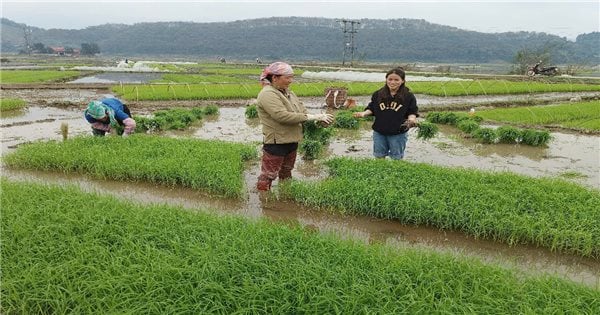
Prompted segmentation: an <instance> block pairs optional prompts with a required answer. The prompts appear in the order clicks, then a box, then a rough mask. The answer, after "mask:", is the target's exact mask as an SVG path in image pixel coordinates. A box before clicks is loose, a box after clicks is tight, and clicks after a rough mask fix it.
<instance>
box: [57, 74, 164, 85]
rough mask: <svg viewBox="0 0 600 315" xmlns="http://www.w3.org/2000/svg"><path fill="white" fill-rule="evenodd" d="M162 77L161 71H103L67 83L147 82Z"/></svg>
mask: <svg viewBox="0 0 600 315" xmlns="http://www.w3.org/2000/svg"><path fill="white" fill-rule="evenodd" d="M161 77H162V74H161V73H137V72H103V73H98V74H95V75H92V76H88V77H83V78H79V79H77V80H73V81H70V82H67V83H73V84H78V83H147V82H150V81H152V80H158V79H160V78H161Z"/></svg>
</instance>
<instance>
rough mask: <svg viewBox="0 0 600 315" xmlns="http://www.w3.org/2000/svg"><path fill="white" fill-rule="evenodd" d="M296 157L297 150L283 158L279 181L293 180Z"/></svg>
mask: <svg viewBox="0 0 600 315" xmlns="http://www.w3.org/2000/svg"><path fill="white" fill-rule="evenodd" d="M296 155H297V154H296V150H294V151H293V152H290V153H288V155H286V156H284V157H283V163H282V164H281V169H280V170H279V180H285V179H290V178H292V170H293V169H294V164H295V163H296Z"/></svg>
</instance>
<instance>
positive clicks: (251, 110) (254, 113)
mask: <svg viewBox="0 0 600 315" xmlns="http://www.w3.org/2000/svg"><path fill="white" fill-rule="evenodd" d="M245 115H246V118H249V119H253V118H257V117H258V110H257V109H256V104H251V105H249V106H247V107H246V111H245Z"/></svg>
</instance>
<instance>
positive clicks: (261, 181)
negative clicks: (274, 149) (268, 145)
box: [256, 150, 284, 191]
mask: <svg viewBox="0 0 600 315" xmlns="http://www.w3.org/2000/svg"><path fill="white" fill-rule="evenodd" d="M283 160H284V157H283V156H277V155H273V154H270V153H269V152H267V151H265V150H263V154H262V158H261V165H260V175H259V176H258V182H257V183H256V189H258V190H263V191H265V190H269V189H271V183H272V182H273V180H274V179H275V178H277V174H278V173H279V170H280V169H281V165H282V164H283Z"/></svg>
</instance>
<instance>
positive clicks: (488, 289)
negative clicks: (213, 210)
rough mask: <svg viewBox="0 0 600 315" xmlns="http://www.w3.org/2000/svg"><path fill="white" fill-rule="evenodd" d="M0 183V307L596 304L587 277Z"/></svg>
mask: <svg viewBox="0 0 600 315" xmlns="http://www.w3.org/2000/svg"><path fill="white" fill-rule="evenodd" d="M1 184H2V185H1V186H2V194H0V198H1V203H2V220H0V224H1V229H2V233H0V238H1V239H0V242H1V243H2V254H3V256H2V271H3V273H2V274H3V276H2V283H1V288H2V312H3V313H5V314H40V313H43V314H67V313H68V314H114V313H117V314H134V313H135V314H156V313H169V314H176V313H177V314H183V313H186V314H187V313H192V314H213V313H219V314H247V313H258V314H362V313H369V314H399V313H407V314H417V313H423V314H433V313H448V314H450V313H452V314H456V313H458V314H463V313H475V314H484V313H493V314H522V313H535V314H544V313H547V312H548V310H552V311H553V312H556V313H561V314H563V313H564V314H596V313H598V312H597V310H598V300H599V298H600V297H599V293H598V291H597V290H594V289H593V288H587V287H584V286H582V285H579V284H576V283H572V282H569V281H564V280H560V279H556V278H553V277H551V276H545V277H523V275H522V274H520V273H518V272H516V271H512V270H508V269H502V268H499V267H494V266H489V265H484V264H483V263H481V262H480V261H477V260H475V259H467V258H462V257H460V256H459V255H444V254H434V253H429V252H425V251H422V250H410V249H394V250H390V248H389V247H385V246H380V245H366V244H361V243H358V242H352V241H348V240H341V239H339V238H337V237H333V236H332V235H321V234H319V233H307V231H306V230H304V229H302V228H300V227H299V226H292V227H289V226H287V225H277V224H275V223H272V222H270V221H267V220H258V221H256V220H247V219H243V218H238V217H232V216H216V215H211V214H209V213H206V212H197V211H193V212H192V211H185V210H183V209H181V208H179V207H169V206H165V205H155V206H141V205H135V204H133V203H126V202H123V201H120V200H118V199H116V198H111V197H106V196H99V195H97V194H90V193H83V192H81V191H80V190H78V189H75V188H73V187H68V188H62V187H56V186H45V185H39V184H30V183H15V182H9V181H6V180H2V182H1ZM350 193H352V194H354V193H355V191H351V192H350ZM376 195H377V194H375V196H376ZM371 196H373V195H371ZM364 200H368V199H364ZM458 210H460V209H458ZM466 297H468V298H466Z"/></svg>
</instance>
